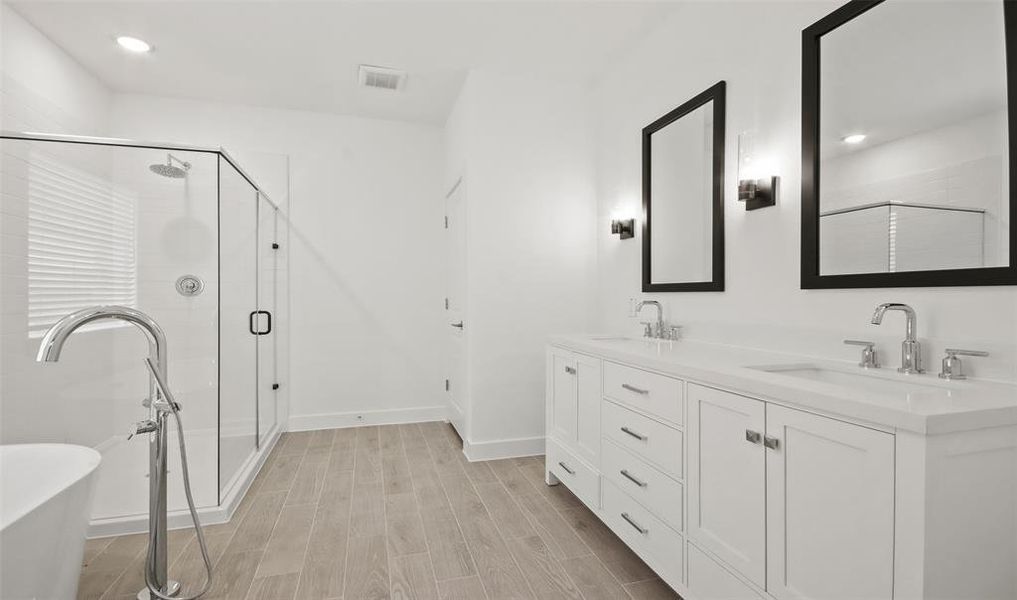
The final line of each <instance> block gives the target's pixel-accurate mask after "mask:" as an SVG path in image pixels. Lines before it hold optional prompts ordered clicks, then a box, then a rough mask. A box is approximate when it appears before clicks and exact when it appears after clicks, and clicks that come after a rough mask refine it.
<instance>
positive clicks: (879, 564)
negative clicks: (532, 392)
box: [547, 338, 1017, 600]
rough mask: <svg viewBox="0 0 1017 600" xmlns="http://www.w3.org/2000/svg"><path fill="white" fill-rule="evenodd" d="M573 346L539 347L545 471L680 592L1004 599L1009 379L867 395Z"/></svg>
mask: <svg viewBox="0 0 1017 600" xmlns="http://www.w3.org/2000/svg"><path fill="white" fill-rule="evenodd" d="M576 340H577V341H574V342H573V340H572V339H571V338H570V339H566V340H565V342H563V344H564V345H563V347H558V346H557V345H552V346H550V348H549V350H548V362H547V364H548V374H547V379H548V382H547V419H548V420H547V432H548V437H547V452H548V454H547V473H548V482H549V483H556V482H558V481H559V480H560V481H561V482H562V483H564V484H565V485H567V486H568V487H569V489H570V490H572V491H573V492H574V493H575V494H576V496H577V497H579V498H580V500H582V501H583V502H585V503H586V504H587V506H588V507H589V508H590V509H591V510H592V511H593V512H594V513H595V514H597V515H598V517H600V519H601V520H603V521H604V523H605V524H607V526H608V527H609V528H611V530H612V531H614V532H615V533H616V534H617V535H618V537H619V538H620V539H621V540H622V541H624V542H625V543H626V544H627V545H628V546H629V547H630V548H632V550H633V551H634V552H635V553H636V554H638V555H639V556H640V557H641V558H642V559H643V560H644V561H646V563H647V564H648V565H649V566H650V567H651V568H653V569H654V570H655V571H656V572H657V574H658V575H659V576H660V577H661V579H663V580H664V581H666V582H667V583H668V584H669V585H670V586H671V587H673V588H674V589H675V590H676V591H677V592H678V593H679V594H681V596H682V597H683V598H685V600H927V599H928V600H932V599H935V600H948V599H949V600H959V599H971V600H1014V599H1015V598H1017V510H1015V509H1014V507H1015V506H1017V410H1011V409H1010V406H1011V404H1013V405H1014V407H1015V408H1017V395H1015V397H1014V399H1013V401H1011V400H1008V399H1007V396H1006V395H1005V394H1008V393H1013V392H1012V391H1006V390H1002V391H1000V390H995V389H994V388H992V387H991V386H987V387H983V388H973V389H972V391H966V390H968V388H967V387H962V386H956V385H955V386H951V387H948V388H944V389H945V391H944V392H943V393H941V394H940V393H938V392H934V391H925V390H923V391H922V392H921V393H920V394H916V395H912V396H908V397H906V398H904V402H902V403H900V404H898V405H893V404H887V403H883V404H880V403H878V402H877V401H875V400H876V399H874V398H873V397H872V396H871V395H869V396H866V395H865V394H866V392H864V391H856V390H852V389H843V390H838V389H835V388H834V387H833V386H825V387H823V386H818V387H817V386H813V385H812V384H809V383H805V384H801V383H796V382H788V383H786V384H785V383H781V384H779V385H778V384H775V383H774V382H775V381H777V379H776V378H775V377H773V376H772V375H769V374H767V375H759V374H758V373H760V371H759V370H758V369H750V368H743V369H742V370H740V371H739V370H738V369H737V368H734V367H732V366H730V365H728V364H725V363H723V362H722V361H719V360H718V364H717V365H716V367H715V368H707V367H704V366H703V365H704V360H703V358H702V356H703V354H704V352H713V353H715V354H714V356H717V355H718V354H719V353H718V350H717V349H716V348H715V347H707V348H697V347H695V346H694V345H692V344H688V343H686V342H681V343H679V344H677V345H676V346H675V347H673V348H662V347H661V346H659V345H656V344H653V343H648V342H642V343H640V342H637V341H631V342H625V341H623V342H615V345H614V346H613V347H612V346H610V344H609V343H606V342H604V343H599V344H598V343H595V342H589V341H584V340H582V339H581V338H576ZM601 347H604V350H603V352H602V353H600V352H598V349H599V348H601ZM735 356H736V358H735V360H738V361H739V363H738V364H742V365H744V364H749V365H752V364H761V365H766V364H768V363H767V362H766V360H767V358H768V357H761V358H760V357H755V356H754V355H752V354H751V353H750V352H747V351H738V352H737V353H736V354H735ZM711 360H713V359H711ZM669 361H671V362H669ZM933 377H934V376H933ZM902 381H909V382H910V381H914V380H913V379H907V380H902ZM923 383H924V385H926V386H929V385H930V383H931V382H930V381H929V380H925V381H923ZM967 385H969V384H963V386H967ZM982 390H984V391H982ZM994 393H995V394H997V395H995V396H992V395H991V394H994ZM937 394H938V395H937ZM982 394H989V396H987V397H984V398H983V396H982ZM855 396H857V398H856V397H855ZM817 397H820V398H822V397H825V398H826V400H824V401H823V402H826V403H827V404H826V405H821V404H820V402H817V400H816V399H817ZM890 398H892V396H890ZM948 402H950V404H948ZM827 406H829V409H827ZM939 407H942V409H940V408H939ZM834 409H836V410H834ZM894 411H896V412H894ZM937 411H938V412H937ZM852 413H854V414H852ZM1011 413H1013V414H1011ZM1002 419H1005V420H1002ZM566 467H568V468H567V469H566Z"/></svg>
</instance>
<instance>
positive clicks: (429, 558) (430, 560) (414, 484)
mask: <svg viewBox="0 0 1017 600" xmlns="http://www.w3.org/2000/svg"><path fill="white" fill-rule="evenodd" d="M413 425H414V427H416V424H415V423H414V424H413ZM417 432H418V433H420V429H419V427H417ZM399 439H400V440H401V441H402V443H403V458H405V459H406V462H407V464H409V459H410V455H409V454H407V452H406V440H405V439H403V430H402V429H399ZM424 445H425V446H426V445H427V441H426V440H425V442H424ZM408 473H409V476H410V488H411V490H412V492H411V493H412V494H413V506H415V507H416V512H417V519H419V520H420V530H421V532H422V533H423V536H424V547H425V548H427V564H429V565H431V576H432V577H433V578H434V589H435V593H436V594H437V593H440V590H439V589H438V572H437V571H436V570H435V568H434V560H433V556H434V555H433V554H431V542H430V540H428V539H427V537H428V536H427V531H426V530H425V529H424V515H423V514H422V513H421V508H420V501H419V500H418V499H417V481H416V479H415V478H414V477H413V469H408Z"/></svg>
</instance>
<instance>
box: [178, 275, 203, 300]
mask: <svg viewBox="0 0 1017 600" xmlns="http://www.w3.org/2000/svg"><path fill="white" fill-rule="evenodd" d="M176 286H177V292H179V293H180V295H181V296H197V295H198V294H200V293H201V292H202V291H204V289H205V282H204V281H203V280H202V279H201V277H198V276H197V275H181V276H180V277H178V278H177V283H176Z"/></svg>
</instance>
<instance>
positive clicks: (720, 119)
mask: <svg viewBox="0 0 1017 600" xmlns="http://www.w3.org/2000/svg"><path fill="white" fill-rule="evenodd" d="M726 87H727V84H726V83H725V82H724V81H719V82H717V83H715V84H714V85H712V86H710V87H709V88H707V89H706V90H705V91H703V92H701V93H700V94H698V95H696V96H695V97H694V98H692V99H691V100H689V101H688V102H686V103H685V104H682V105H681V106H679V107H678V108H676V109H674V110H672V111H671V112H669V113H667V114H666V115H664V116H663V117H660V118H659V119H657V120H656V121H654V122H653V123H650V124H649V125H647V126H646V127H644V128H643V291H644V292H721V291H724V141H725V137H724V135H725V134H724V120H725V114H726V108H725V102H724V96H725V90H726ZM708 102H713V161H712V166H713V186H712V202H711V206H712V208H713V249H712V254H713V272H712V277H711V279H710V280H709V281H687V282H681V283H678V282H676V283H653V279H652V277H651V273H652V271H651V264H650V240H651V235H652V230H653V227H652V205H653V201H652V198H650V187H651V186H650V177H651V176H652V172H651V169H650V164H651V154H650V153H651V143H650V136H652V135H653V134H654V133H656V132H657V131H660V130H661V129H663V128H664V127H667V126H668V125H670V124H671V123H674V122H675V121H677V120H678V119H680V118H682V117H684V116H685V115H687V114H689V113H691V112H692V111H694V110H696V109H697V108H699V107H701V106H703V105H705V104H707V103H708Z"/></svg>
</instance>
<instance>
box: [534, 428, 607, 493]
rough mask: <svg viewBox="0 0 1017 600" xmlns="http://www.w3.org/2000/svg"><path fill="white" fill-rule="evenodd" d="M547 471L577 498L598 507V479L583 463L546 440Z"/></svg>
mask: <svg viewBox="0 0 1017 600" xmlns="http://www.w3.org/2000/svg"><path fill="white" fill-rule="evenodd" d="M545 460H546V465H547V467H546V468H547V470H548V471H550V472H551V473H554V475H555V477H557V478H558V479H559V480H560V481H561V482H562V483H564V484H565V487H567V488H568V489H569V490H570V491H571V492H572V493H573V494H575V495H576V497H577V498H579V499H580V500H582V501H583V502H584V503H586V505H587V506H590V507H593V508H599V507H600V477H599V476H598V475H597V472H596V471H594V470H593V469H592V468H591V467H590V466H589V465H587V464H586V463H585V462H583V461H581V460H579V459H578V458H576V456H575V455H574V454H573V453H571V452H569V451H568V450H567V449H565V447H564V446H562V445H561V444H559V443H557V442H555V441H554V440H552V439H548V440H547V457H546V459H545Z"/></svg>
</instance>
